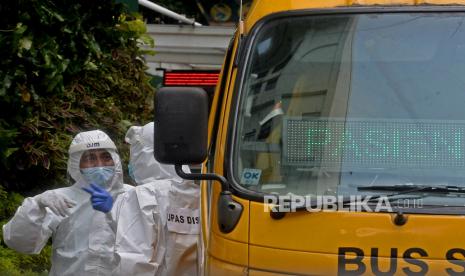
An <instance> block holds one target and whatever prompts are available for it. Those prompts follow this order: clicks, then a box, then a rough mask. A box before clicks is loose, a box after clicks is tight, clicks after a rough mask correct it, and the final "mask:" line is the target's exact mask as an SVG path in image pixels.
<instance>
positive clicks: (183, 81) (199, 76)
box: [163, 72, 219, 86]
mask: <svg viewBox="0 0 465 276" xmlns="http://www.w3.org/2000/svg"><path fill="white" fill-rule="evenodd" d="M218 77H219V73H216V72H214V73H213V72H208V73H202V72H198V73H197V72H165V74H164V79H163V84H164V86H216V83H217V82H218Z"/></svg>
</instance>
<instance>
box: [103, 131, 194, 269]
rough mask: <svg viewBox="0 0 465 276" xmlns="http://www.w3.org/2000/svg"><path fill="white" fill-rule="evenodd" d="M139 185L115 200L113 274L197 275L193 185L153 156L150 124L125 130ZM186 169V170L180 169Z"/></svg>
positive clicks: (187, 170) (171, 167) (131, 161)
mask: <svg viewBox="0 0 465 276" xmlns="http://www.w3.org/2000/svg"><path fill="white" fill-rule="evenodd" d="M126 142H128V143H129V144H130V147H131V154H130V163H131V164H132V168H133V172H134V177H135V180H136V182H137V184H138V186H137V187H136V188H135V189H133V190H131V191H129V192H127V193H126V194H125V195H124V197H121V198H119V199H118V201H119V202H116V203H115V206H117V207H116V208H115V207H113V210H112V214H113V216H114V217H115V218H116V220H117V231H116V255H117V259H118V261H119V266H118V270H117V272H116V273H115V274H117V275H151V276H153V275H175V276H182V275H186V276H187V275H189V276H195V275H197V243H198V240H199V232H200V217H199V204H200V203H199V197H200V195H199V193H200V189H199V186H198V185H197V184H195V183H194V182H193V181H190V180H183V179H181V178H180V177H179V176H178V175H177V174H176V172H175V170H174V166H171V165H163V164H160V163H158V162H157V161H156V160H155V158H154V157H153V123H149V124H147V125H145V126H144V127H136V126H134V127H131V128H130V129H129V130H128V132H127V134H126ZM184 171H185V172H189V168H188V167H187V166H186V167H185V168H184Z"/></svg>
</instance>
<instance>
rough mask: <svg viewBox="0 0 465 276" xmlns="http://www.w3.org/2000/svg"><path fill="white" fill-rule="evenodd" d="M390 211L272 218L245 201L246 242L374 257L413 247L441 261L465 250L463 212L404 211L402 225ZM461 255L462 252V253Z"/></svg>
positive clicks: (261, 209) (301, 213)
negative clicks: (375, 252) (455, 250)
mask: <svg viewBox="0 0 465 276" xmlns="http://www.w3.org/2000/svg"><path fill="white" fill-rule="evenodd" d="M393 218H394V214H387V213H367V212H318V213H309V212H307V211H303V212H297V213H289V214H287V215H286V216H285V217H284V218H282V219H280V220H274V219H272V218H271V217H270V215H269V213H266V212H264V210H263V204H261V203H258V202H251V204H250V243H251V244H253V245H258V246H266V247H272V248H280V249H286V250H295V251H307V252H320V253H331V254H337V253H338V250H339V248H340V247H356V248H360V249H362V250H363V251H364V252H367V253H369V252H370V250H371V248H378V249H379V256H390V252H391V251H390V249H391V248H397V249H398V251H399V254H402V252H405V251H406V250H407V249H409V248H412V247H419V248H422V249H424V250H425V251H426V252H427V253H428V256H427V257H426V258H428V259H444V258H445V256H446V252H447V251H448V250H450V249H451V248H455V247H459V248H465V235H463V234H462V233H463V229H464V228H465V219H464V217H463V216H446V215H413V214H409V215H408V221H407V223H406V224H405V225H403V226H397V225H395V224H394V223H393ZM464 257H465V256H464Z"/></svg>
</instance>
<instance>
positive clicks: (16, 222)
mask: <svg viewBox="0 0 465 276" xmlns="http://www.w3.org/2000/svg"><path fill="white" fill-rule="evenodd" d="M60 221H61V218H60V217H58V216H57V215H55V214H54V213H53V212H52V211H51V210H48V209H47V208H44V207H41V206H40V205H39V204H38V202H37V200H36V199H35V198H31V197H28V198H26V199H25V200H24V201H23V204H22V205H21V206H20V207H19V208H18V210H16V213H15V215H14V216H13V218H12V219H11V220H10V221H9V222H8V223H7V224H5V225H4V226H3V240H4V242H5V244H6V245H8V247H9V248H11V249H14V250H16V251H18V252H21V253H26V254H38V253H40V251H41V250H42V248H43V247H44V246H45V244H46V243H47V241H48V239H49V238H50V236H51V235H52V234H53V232H54V231H55V229H56V227H57V225H58V223H59V222H60Z"/></svg>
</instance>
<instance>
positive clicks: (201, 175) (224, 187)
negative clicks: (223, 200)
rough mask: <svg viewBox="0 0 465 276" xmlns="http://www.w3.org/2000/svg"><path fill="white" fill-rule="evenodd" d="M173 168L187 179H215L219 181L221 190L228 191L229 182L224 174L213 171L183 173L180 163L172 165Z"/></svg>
mask: <svg viewBox="0 0 465 276" xmlns="http://www.w3.org/2000/svg"><path fill="white" fill-rule="evenodd" d="M174 169H175V170H176V173H177V174H178V175H179V177H181V178H183V179H188V180H216V181H218V182H220V183H221V191H223V192H226V191H229V183H228V180H227V179H226V178H224V176H222V175H219V174H214V173H185V172H184V171H183V170H182V165H174Z"/></svg>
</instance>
